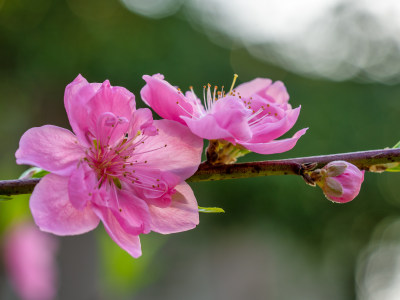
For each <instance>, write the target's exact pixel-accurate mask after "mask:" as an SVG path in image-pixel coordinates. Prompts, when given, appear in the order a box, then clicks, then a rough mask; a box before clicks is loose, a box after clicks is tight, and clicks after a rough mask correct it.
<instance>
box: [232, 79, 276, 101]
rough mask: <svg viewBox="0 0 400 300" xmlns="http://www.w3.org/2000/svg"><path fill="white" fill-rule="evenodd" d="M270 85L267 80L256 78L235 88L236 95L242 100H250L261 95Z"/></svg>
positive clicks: (269, 81)
mask: <svg viewBox="0 0 400 300" xmlns="http://www.w3.org/2000/svg"><path fill="white" fill-rule="evenodd" d="M271 83H272V80H271V79H268V78H256V79H253V80H252V81H249V82H245V83H242V84H241V85H239V86H237V87H236V88H235V91H236V93H238V94H240V96H241V97H243V98H250V97H251V96H253V95H254V94H258V93H262V92H263V91H265V90H266V89H267V88H268V87H269V86H270V85H271Z"/></svg>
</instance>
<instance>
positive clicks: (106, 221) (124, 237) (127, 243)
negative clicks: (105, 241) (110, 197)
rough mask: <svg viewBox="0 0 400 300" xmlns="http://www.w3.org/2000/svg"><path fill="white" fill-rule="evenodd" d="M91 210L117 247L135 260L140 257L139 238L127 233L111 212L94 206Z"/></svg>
mask: <svg viewBox="0 0 400 300" xmlns="http://www.w3.org/2000/svg"><path fill="white" fill-rule="evenodd" d="M93 210H94V212H95V213H96V214H97V215H98V216H99V218H100V219H101V221H102V222H103V225H104V228H105V229H106V231H107V233H108V234H109V235H110V237H111V238H112V240H113V241H114V242H116V243H117V245H118V246H120V247H121V248H122V249H124V250H125V251H126V252H128V253H129V254H130V255H132V256H133V257H135V258H138V257H139V256H141V255H142V250H141V246H140V239H139V236H137V235H133V234H129V233H127V232H126V231H125V230H124V229H123V228H122V227H121V225H120V223H119V222H118V220H117V219H116V218H115V216H114V214H113V213H112V212H111V210H109V209H107V208H105V207H101V206H96V205H94V206H93Z"/></svg>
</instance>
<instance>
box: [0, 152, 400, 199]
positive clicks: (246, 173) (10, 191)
mask: <svg viewBox="0 0 400 300" xmlns="http://www.w3.org/2000/svg"><path fill="white" fill-rule="evenodd" d="M335 160H345V161H347V162H349V163H352V164H354V165H356V166H357V167H358V168H359V169H361V170H366V171H370V168H371V166H376V165H378V166H379V165H384V164H388V163H395V162H399V163H400V149H381V150H371V151H360V152H351V153H342V154H332V155H320V156H310V157H300V158H291V159H283V160H270V161H258V162H251V163H240V164H231V165H217V166H213V165H211V164H209V163H207V162H204V163H202V164H200V166H199V168H198V170H197V172H196V173H195V174H194V175H193V176H192V177H190V178H189V179H187V181H191V182H196V181H213V180H226V179H235V178H249V177H258V176H271V175H302V171H303V165H304V164H315V165H316V168H321V167H323V166H324V165H326V164H327V163H329V162H331V161H335ZM377 169H379V168H377ZM39 180H40V179H24V180H3V181H1V180H0V195H18V194H28V193H32V191H33V188H34V187H35V185H36V184H37V183H38V182H39Z"/></svg>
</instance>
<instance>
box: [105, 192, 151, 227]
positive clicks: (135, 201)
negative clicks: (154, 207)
mask: <svg viewBox="0 0 400 300" xmlns="http://www.w3.org/2000/svg"><path fill="white" fill-rule="evenodd" d="M118 202H119V210H112V213H113V214H114V217H115V218H116V219H117V220H118V222H119V224H120V226H121V227H122V229H123V230H124V231H126V232H127V233H129V234H133V235H139V234H141V233H149V232H150V214H149V209H148V206H147V204H146V202H145V201H143V200H142V199H140V198H138V197H136V196H135V195H133V194H128V193H126V192H123V191H120V192H119V193H118Z"/></svg>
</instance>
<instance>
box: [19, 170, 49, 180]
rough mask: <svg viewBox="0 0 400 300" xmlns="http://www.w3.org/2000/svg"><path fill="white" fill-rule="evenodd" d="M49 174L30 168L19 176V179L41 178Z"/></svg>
mask: <svg viewBox="0 0 400 300" xmlns="http://www.w3.org/2000/svg"><path fill="white" fill-rule="evenodd" d="M49 173H50V172H47V171H45V170H43V169H41V168H37V167H32V168H29V169H28V170H26V171H25V172H24V173H22V174H21V176H19V179H27V178H42V177H43V176H45V175H47V174H49Z"/></svg>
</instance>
